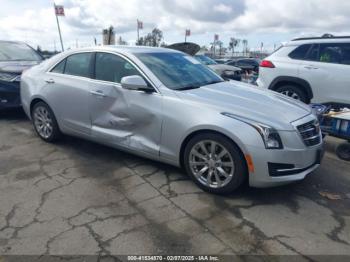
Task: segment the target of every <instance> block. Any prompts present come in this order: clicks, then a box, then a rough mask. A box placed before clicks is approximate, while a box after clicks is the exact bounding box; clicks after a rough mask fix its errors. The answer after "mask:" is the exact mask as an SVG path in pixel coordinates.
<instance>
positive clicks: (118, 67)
mask: <svg viewBox="0 0 350 262" xmlns="http://www.w3.org/2000/svg"><path fill="white" fill-rule="evenodd" d="M132 75H140V73H139V72H138V71H137V69H136V68H135V67H134V66H133V65H132V64H130V63H129V62H128V61H127V60H125V59H123V58H121V57H119V56H117V55H113V54H108V53H97V54H96V65H95V78H96V79H98V80H103V81H109V82H115V83H120V81H121V79H122V78H123V77H124V76H132ZM140 76H141V75H140Z"/></svg>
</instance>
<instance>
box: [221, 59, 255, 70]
mask: <svg viewBox="0 0 350 262" xmlns="http://www.w3.org/2000/svg"><path fill="white" fill-rule="evenodd" d="M260 62H261V61H260V60H259V59H255V58H241V59H235V60H231V61H228V62H226V64H227V65H232V66H236V67H239V68H241V69H242V70H243V71H244V72H252V71H254V72H259V64H260Z"/></svg>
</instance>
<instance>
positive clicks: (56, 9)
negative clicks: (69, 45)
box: [53, 2, 64, 52]
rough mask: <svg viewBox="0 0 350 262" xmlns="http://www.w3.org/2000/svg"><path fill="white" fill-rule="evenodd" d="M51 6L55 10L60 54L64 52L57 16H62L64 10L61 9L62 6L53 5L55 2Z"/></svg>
mask: <svg viewBox="0 0 350 262" xmlns="http://www.w3.org/2000/svg"><path fill="white" fill-rule="evenodd" d="M53 6H54V9H55V16H56V22H57V28H58V34H59V36H60V41H61V48H62V52H63V51H64V47H63V41H62V35H61V28H60V22H59V21H58V16H64V9H63V6H61V5H60V6H58V5H56V4H55V2H54V3H53Z"/></svg>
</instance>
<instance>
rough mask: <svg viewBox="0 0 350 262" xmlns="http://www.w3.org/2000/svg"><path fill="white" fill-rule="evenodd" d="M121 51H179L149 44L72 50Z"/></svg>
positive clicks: (76, 50) (75, 50)
mask: <svg viewBox="0 0 350 262" xmlns="http://www.w3.org/2000/svg"><path fill="white" fill-rule="evenodd" d="M86 50H89V51H119V52H123V53H133V54H134V53H161V52H168V53H169V52H178V51H175V50H171V49H168V48H163V47H149V46H126V45H104V46H91V47H84V48H76V49H72V50H71V51H74V52H79V51H86Z"/></svg>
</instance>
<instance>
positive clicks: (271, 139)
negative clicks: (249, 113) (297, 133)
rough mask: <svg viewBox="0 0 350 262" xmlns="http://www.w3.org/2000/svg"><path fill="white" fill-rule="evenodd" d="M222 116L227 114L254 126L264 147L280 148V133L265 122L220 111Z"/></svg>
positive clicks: (281, 145) (281, 146)
mask: <svg viewBox="0 0 350 262" xmlns="http://www.w3.org/2000/svg"><path fill="white" fill-rule="evenodd" d="M221 114H222V115H224V116H228V117H231V118H234V119H237V120H240V121H242V122H244V123H246V124H248V125H250V126H252V127H254V128H255V129H256V130H257V131H258V132H259V134H260V136H261V138H262V140H263V142H264V144H265V148H266V149H282V148H283V144H282V140H281V137H280V135H279V134H278V132H277V130H276V129H274V128H273V127H270V126H268V125H265V124H261V123H259V122H256V121H254V120H251V119H247V118H244V117H241V116H237V115H234V114H230V113H225V112H224V113H221Z"/></svg>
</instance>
